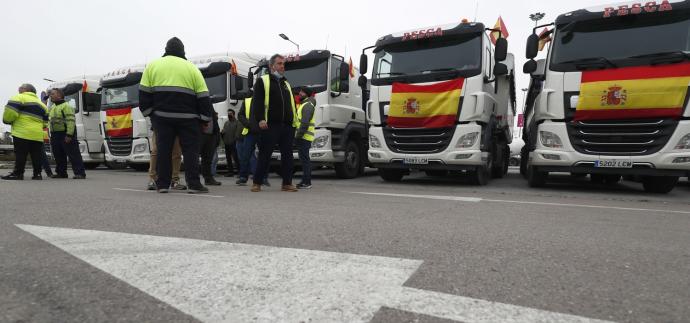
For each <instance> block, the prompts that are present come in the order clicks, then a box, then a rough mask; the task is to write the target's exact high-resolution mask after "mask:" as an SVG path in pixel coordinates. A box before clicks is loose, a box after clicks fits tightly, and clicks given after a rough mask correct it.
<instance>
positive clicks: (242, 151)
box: [235, 97, 271, 186]
mask: <svg viewBox="0 0 690 323" xmlns="http://www.w3.org/2000/svg"><path fill="white" fill-rule="evenodd" d="M251 106H252V98H251V97H249V98H246V99H244V101H243V102H242V107H240V111H239V112H238V113H237V120H238V121H239V122H240V124H241V126H242V135H241V136H240V138H239V139H238V140H237V155H238V157H239V158H240V174H239V178H238V179H237V182H235V184H237V185H239V186H245V185H247V181H248V180H249V174H250V173H251V174H256V156H255V151H256V144H257V143H258V141H259V133H260V130H259V125H258V124H257V123H256V122H254V118H252V116H251V110H252V109H251ZM261 185H264V186H271V185H270V184H269V183H268V172H266V173H265V175H264V178H263V180H262V182H261Z"/></svg>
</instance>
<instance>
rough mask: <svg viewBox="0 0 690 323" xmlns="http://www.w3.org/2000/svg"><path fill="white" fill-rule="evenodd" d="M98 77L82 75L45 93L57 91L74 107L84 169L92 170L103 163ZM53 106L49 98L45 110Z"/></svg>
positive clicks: (103, 152)
mask: <svg viewBox="0 0 690 323" xmlns="http://www.w3.org/2000/svg"><path fill="white" fill-rule="evenodd" d="M100 78H101V76H100V75H84V76H79V77H72V78H68V79H65V80H62V81H58V82H54V83H52V84H50V85H49V86H48V88H47V89H46V93H50V90H52V89H55V88H58V89H61V90H62V92H63V93H64V94H65V101H66V102H67V103H69V105H70V106H72V107H73V108H74V117H75V125H76V139H77V141H78V142H79V151H80V153H81V157H82V159H83V160H84V166H85V167H86V168H87V169H94V168H96V167H98V165H100V164H101V163H103V162H105V148H104V147H103V135H102V129H101V127H100V125H101V123H100V110H101V95H100V93H99V92H98V82H99V80H100ZM51 106H52V102H51V101H50V98H49V99H48V108H50V107H51Z"/></svg>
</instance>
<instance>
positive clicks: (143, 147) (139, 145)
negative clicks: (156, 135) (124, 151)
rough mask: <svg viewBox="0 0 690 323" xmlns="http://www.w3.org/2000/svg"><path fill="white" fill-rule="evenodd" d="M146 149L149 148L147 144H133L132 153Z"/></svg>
mask: <svg viewBox="0 0 690 323" xmlns="http://www.w3.org/2000/svg"><path fill="white" fill-rule="evenodd" d="M148 149H149V147H148V145H147V144H138V145H136V146H134V153H135V154H137V153H143V152H145V151H146V150H148Z"/></svg>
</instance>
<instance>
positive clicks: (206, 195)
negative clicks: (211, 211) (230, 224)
mask: <svg viewBox="0 0 690 323" xmlns="http://www.w3.org/2000/svg"><path fill="white" fill-rule="evenodd" d="M113 189H114V190H116V191H127V192H144V193H158V192H156V191H149V190H137V189H133V188H118V187H113ZM159 194H160V193H159ZM166 194H176V195H185V196H199V197H225V196H221V195H209V194H207V193H203V194H189V193H187V191H180V192H179V193H178V192H173V191H168V193H166Z"/></svg>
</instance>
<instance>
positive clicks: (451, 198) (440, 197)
mask: <svg viewBox="0 0 690 323" xmlns="http://www.w3.org/2000/svg"><path fill="white" fill-rule="evenodd" d="M349 193H352V194H364V195H379V196H392V197H409V198H418V199H431V200H446V201H461V202H494V203H515V204H534V205H546V206H567V207H581V208H590V209H591V208H593V209H610V210H623V211H639V212H662V213H678V214H690V211H677V210H662V209H642V208H632V207H620V206H606V205H583V204H569V203H550V202H538V201H513V200H496V199H486V198H480V197H463V196H447V195H417V194H394V193H375V192H349Z"/></svg>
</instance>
